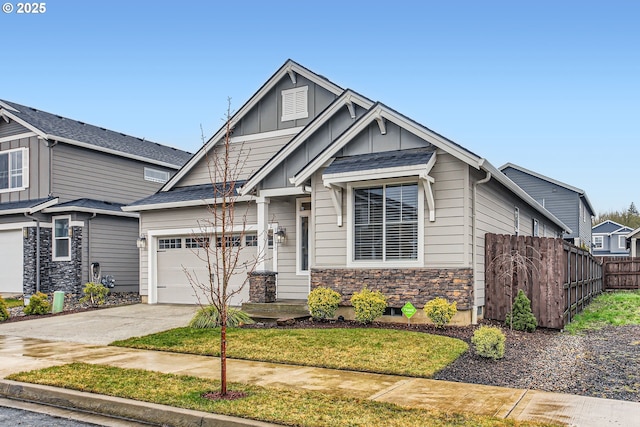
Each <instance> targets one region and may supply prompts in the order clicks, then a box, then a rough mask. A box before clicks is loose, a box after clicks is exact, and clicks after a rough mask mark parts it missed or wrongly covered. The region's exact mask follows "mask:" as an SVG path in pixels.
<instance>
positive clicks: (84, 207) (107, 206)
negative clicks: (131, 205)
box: [43, 198, 139, 218]
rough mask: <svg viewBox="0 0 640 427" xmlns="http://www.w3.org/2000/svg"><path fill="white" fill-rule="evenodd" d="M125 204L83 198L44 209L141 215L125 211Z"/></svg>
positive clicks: (128, 215)
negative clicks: (123, 209) (123, 208)
mask: <svg viewBox="0 0 640 427" xmlns="http://www.w3.org/2000/svg"><path fill="white" fill-rule="evenodd" d="M123 206H124V204H123V203H115V202H106V201H104V200H95V199H88V198H83V199H77V200H72V201H70V202H65V203H60V204H58V205H55V206H51V207H48V208H46V209H44V210H43V212H45V213H57V212H86V213H95V214H103V215H113V216H127V217H131V218H138V217H139V215H138V214H137V213H128V212H123V211H122V207H123Z"/></svg>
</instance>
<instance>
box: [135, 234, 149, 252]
mask: <svg viewBox="0 0 640 427" xmlns="http://www.w3.org/2000/svg"><path fill="white" fill-rule="evenodd" d="M136 246H137V247H138V249H144V248H146V247H147V238H146V237H144V236H140V237H138V240H136Z"/></svg>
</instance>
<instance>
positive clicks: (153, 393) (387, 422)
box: [9, 363, 554, 427]
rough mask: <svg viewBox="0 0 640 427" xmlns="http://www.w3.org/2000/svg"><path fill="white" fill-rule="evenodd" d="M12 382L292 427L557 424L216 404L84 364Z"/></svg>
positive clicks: (345, 402) (207, 383) (307, 405)
mask: <svg viewBox="0 0 640 427" xmlns="http://www.w3.org/2000/svg"><path fill="white" fill-rule="evenodd" d="M9 379H11V380H14V381H23V382H29V383H36V384H44V385H50V386H54V387H63V388H68V389H74V390H80V391H86V392H92V393H100V394H106V395H111V396H118V397H123V398H127V399H135V400H140V401H145V402H152V403H159V404H163V405H169V406H174V407H180V408H188V409H193V410H197V411H204V412H211V413H216V414H224V415H230V416H237V417H242V418H250V419H255V420H261V421H265V422H272V423H278V424H282V425H289V426H304V427H316V426H317V427H320V426H330V427H333V426H353V427H357V426H363V427H364V426H378V425H379V426H388V427H396V426H397V427H407V426H438V427H444V426H452V427H455V426H460V427H461V426H470V425H471V426H478V427H489V426H497V427H503V426H504V427H506V426H522V427H530V426H531V427H532V426H552V425H554V424H543V423H534V422H525V421H521V422H518V421H513V420H503V419H499V418H493V417H488V416H477V415H471V414H452V413H444V412H440V411H429V410H424V409H409V408H403V407H400V406H397V405H393V404H389V403H380V402H374V401H371V400H366V399H355V398H348V397H343V396H340V395H334V394H327V393H318V392H309V391H297V390H289V389H269V388H263V387H256V386H248V385H243V384H235V383H234V384H230V389H232V390H234V391H243V392H245V393H247V397H245V398H242V399H238V400H218V401H212V400H209V399H205V398H202V397H201V395H202V394H203V393H206V392H208V391H212V390H213V391H217V390H218V388H219V387H220V383H219V382H218V381H212V380H207V379H202V378H195V377H190V376H179V375H171V374H162V373H158V372H150V371H144V370H139V369H122V368H114V367H109V366H103V365H90V364H84V363H73V364H70V365H64V366H56V367H52V368H47V369H42V370H39V371H31V372H26V373H24V372H23V373H18V374H13V375H11V376H10V377H9Z"/></svg>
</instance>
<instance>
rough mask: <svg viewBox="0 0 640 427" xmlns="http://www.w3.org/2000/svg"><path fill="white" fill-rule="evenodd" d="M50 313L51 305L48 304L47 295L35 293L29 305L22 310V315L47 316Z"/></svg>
mask: <svg viewBox="0 0 640 427" xmlns="http://www.w3.org/2000/svg"><path fill="white" fill-rule="evenodd" d="M49 312H51V304H50V303H49V300H48V297H47V294H43V293H42V292H37V293H35V294H33V295H31V298H30V299H29V304H27V306H26V307H25V308H24V314H26V315H30V314H48V313H49Z"/></svg>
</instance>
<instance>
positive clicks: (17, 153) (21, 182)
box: [0, 148, 29, 192]
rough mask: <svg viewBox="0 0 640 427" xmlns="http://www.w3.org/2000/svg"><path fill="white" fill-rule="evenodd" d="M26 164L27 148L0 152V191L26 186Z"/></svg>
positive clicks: (19, 188) (27, 158)
mask: <svg viewBox="0 0 640 427" xmlns="http://www.w3.org/2000/svg"><path fill="white" fill-rule="evenodd" d="M28 164H29V151H28V149H27V148H18V149H15V150H7V151H2V152H0V192H7V191H16V190H24V189H25V188H27V187H28V177H29V171H28V167H27V165H28Z"/></svg>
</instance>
